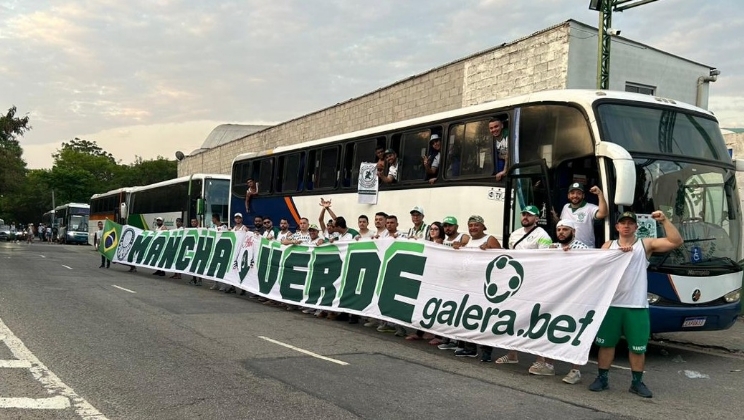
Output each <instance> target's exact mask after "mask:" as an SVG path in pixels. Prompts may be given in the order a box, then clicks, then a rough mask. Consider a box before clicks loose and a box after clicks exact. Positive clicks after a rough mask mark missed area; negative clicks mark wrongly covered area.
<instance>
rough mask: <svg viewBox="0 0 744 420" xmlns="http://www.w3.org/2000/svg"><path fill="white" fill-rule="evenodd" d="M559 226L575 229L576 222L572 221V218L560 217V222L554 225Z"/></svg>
mask: <svg viewBox="0 0 744 420" xmlns="http://www.w3.org/2000/svg"><path fill="white" fill-rule="evenodd" d="M561 226H565V227H569V228H571V229H573V230H576V223H574V222H573V220H568V219H562V220H561V221H560V222H558V224H557V225H555V227H561Z"/></svg>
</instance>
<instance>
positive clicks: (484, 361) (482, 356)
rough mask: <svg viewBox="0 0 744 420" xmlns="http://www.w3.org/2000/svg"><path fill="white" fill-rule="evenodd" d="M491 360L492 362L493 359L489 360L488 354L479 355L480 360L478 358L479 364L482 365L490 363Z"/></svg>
mask: <svg viewBox="0 0 744 420" xmlns="http://www.w3.org/2000/svg"><path fill="white" fill-rule="evenodd" d="M492 360H493V359H491V355H490V354H489V353H486V352H483V353H482V354H481V358H480V361H481V362H483V363H489V362H491V361H492Z"/></svg>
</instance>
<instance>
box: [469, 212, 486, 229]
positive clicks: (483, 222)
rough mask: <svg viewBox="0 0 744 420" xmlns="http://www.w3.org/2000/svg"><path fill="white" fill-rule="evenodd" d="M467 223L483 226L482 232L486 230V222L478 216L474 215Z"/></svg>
mask: <svg viewBox="0 0 744 420" xmlns="http://www.w3.org/2000/svg"><path fill="white" fill-rule="evenodd" d="M468 223H480V224H482V225H483V230H486V221H485V220H483V217H481V216H478V215H476V214H474V215H472V216H470V217H469V218H468Z"/></svg>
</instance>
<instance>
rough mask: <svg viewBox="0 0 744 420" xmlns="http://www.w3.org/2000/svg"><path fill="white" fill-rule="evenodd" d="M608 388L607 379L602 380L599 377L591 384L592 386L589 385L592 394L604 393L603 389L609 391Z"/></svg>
mask: <svg viewBox="0 0 744 420" xmlns="http://www.w3.org/2000/svg"><path fill="white" fill-rule="evenodd" d="M609 388H610V384H609V383H608V381H607V378H602V377H601V376H597V378H596V379H595V380H594V382H592V384H591V385H589V391H592V392H600V391H604V390H605V389H609ZM631 392H633V391H631Z"/></svg>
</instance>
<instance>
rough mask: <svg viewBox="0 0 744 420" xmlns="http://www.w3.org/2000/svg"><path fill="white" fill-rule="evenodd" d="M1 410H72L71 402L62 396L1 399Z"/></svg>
mask: <svg viewBox="0 0 744 420" xmlns="http://www.w3.org/2000/svg"><path fill="white" fill-rule="evenodd" d="M0 408H30V409H34V410H64V409H66V408H70V400H68V399H67V398H65V397H62V396H57V397H49V398H0Z"/></svg>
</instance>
